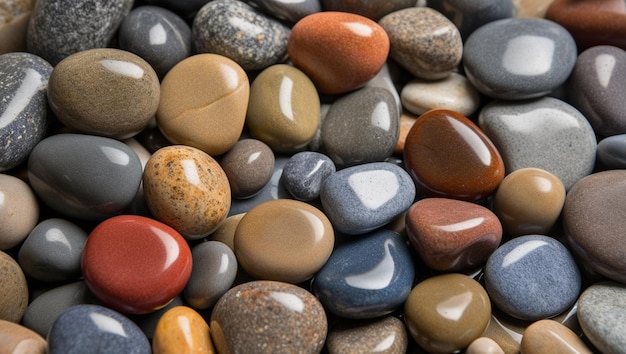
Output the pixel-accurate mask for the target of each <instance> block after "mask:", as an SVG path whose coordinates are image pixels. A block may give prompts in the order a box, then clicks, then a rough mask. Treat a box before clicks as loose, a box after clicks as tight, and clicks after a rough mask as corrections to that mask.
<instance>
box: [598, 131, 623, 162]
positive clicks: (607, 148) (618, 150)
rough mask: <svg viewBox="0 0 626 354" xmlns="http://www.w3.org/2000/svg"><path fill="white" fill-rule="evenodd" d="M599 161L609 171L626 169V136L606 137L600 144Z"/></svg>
mask: <svg viewBox="0 0 626 354" xmlns="http://www.w3.org/2000/svg"><path fill="white" fill-rule="evenodd" d="M596 153H597V160H598V162H599V163H600V164H601V166H603V167H604V168H607V169H626V134H619V135H613V136H609V137H606V138H604V139H602V140H600V141H599V142H598V149H597V151H596Z"/></svg>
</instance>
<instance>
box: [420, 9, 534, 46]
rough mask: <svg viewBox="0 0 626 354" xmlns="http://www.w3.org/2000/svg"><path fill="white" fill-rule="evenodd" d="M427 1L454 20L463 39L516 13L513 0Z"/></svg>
mask: <svg viewBox="0 0 626 354" xmlns="http://www.w3.org/2000/svg"><path fill="white" fill-rule="evenodd" d="M544 1H545V0H544ZM426 3H427V5H428V7H432V8H433V9H435V10H437V11H439V12H441V13H442V14H443V15H444V16H446V17H447V18H448V19H449V20H450V21H452V23H454V24H455V25H456V26H457V27H458V28H459V32H461V36H462V37H463V39H467V37H468V36H469V35H470V34H471V33H472V32H474V30H476V29H477V28H479V27H480V26H482V25H484V24H487V23H489V22H493V21H496V20H500V19H504V18H510V17H513V15H514V7H513V2H512V1H511V0H473V1H465V0H427V1H426Z"/></svg>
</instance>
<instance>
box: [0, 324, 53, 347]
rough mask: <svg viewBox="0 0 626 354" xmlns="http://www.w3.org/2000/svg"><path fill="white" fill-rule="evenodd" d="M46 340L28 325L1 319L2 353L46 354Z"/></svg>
mask: <svg viewBox="0 0 626 354" xmlns="http://www.w3.org/2000/svg"><path fill="white" fill-rule="evenodd" d="M46 348H47V343H46V340H45V339H44V338H43V337H42V336H40V335H39V334H37V333H36V332H34V331H32V330H30V329H29V328H27V327H24V326H22V325H19V324H17V323H13V322H10V321H5V320H0V353H3V354H5V353H6V354H44V353H45V352H46Z"/></svg>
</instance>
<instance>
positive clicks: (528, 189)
mask: <svg viewBox="0 0 626 354" xmlns="http://www.w3.org/2000/svg"><path fill="white" fill-rule="evenodd" d="M564 203H565V186H563V182H561V180H560V179H559V178H558V177H557V176H555V175H554V174H552V173H550V172H548V171H545V170H542V169H539V168H533V167H528V168H522V169H519V170H515V171H513V172H511V173H510V174H509V175H508V176H506V177H504V180H502V183H500V186H499V187H498V190H497V191H496V195H495V198H494V200H493V211H494V213H495V214H496V215H497V216H498V219H499V220H500V222H502V226H503V228H504V230H505V231H506V233H507V234H508V235H510V236H520V235H529V234H547V233H548V232H549V231H550V230H551V229H552V226H553V225H554V224H555V223H556V221H557V219H558V218H559V216H560V215H561V210H562V209H563V204H564Z"/></svg>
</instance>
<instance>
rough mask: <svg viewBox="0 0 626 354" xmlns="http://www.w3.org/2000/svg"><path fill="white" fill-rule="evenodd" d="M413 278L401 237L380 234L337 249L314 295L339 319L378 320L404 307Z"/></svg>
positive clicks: (408, 253) (315, 282) (315, 283)
mask: <svg viewBox="0 0 626 354" xmlns="http://www.w3.org/2000/svg"><path fill="white" fill-rule="evenodd" d="M414 277H415V265H414V264H413V260H412V258H411V251H410V250H409V247H408V246H407V245H406V243H405V241H404V239H403V238H402V236H400V235H399V234H397V233H396V232H393V231H390V230H378V231H375V232H373V233H371V234H368V235H364V236H363V237H361V238H358V239H355V240H351V241H350V242H346V243H343V244H341V245H339V246H337V247H336V248H335V250H334V251H333V253H332V255H331V256H330V258H329V259H328V262H326V264H325V265H324V267H323V268H322V269H321V270H320V271H319V272H318V273H317V275H316V276H315V278H314V279H313V293H314V294H315V295H316V296H317V297H318V298H319V300H320V302H321V303H322V304H323V305H324V308H325V309H326V310H327V311H330V312H331V313H333V314H335V315H337V316H340V317H344V318H375V317H380V316H383V315H386V314H389V313H391V312H392V311H394V310H396V309H398V308H400V307H401V306H402V304H403V303H404V301H405V300H406V298H407V296H409V292H410V291H411V286H412V285H413V278H414Z"/></svg>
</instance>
